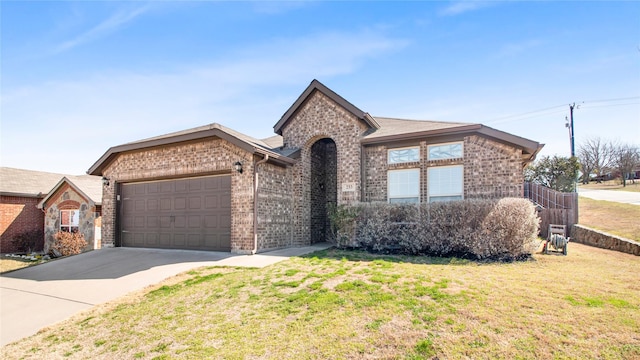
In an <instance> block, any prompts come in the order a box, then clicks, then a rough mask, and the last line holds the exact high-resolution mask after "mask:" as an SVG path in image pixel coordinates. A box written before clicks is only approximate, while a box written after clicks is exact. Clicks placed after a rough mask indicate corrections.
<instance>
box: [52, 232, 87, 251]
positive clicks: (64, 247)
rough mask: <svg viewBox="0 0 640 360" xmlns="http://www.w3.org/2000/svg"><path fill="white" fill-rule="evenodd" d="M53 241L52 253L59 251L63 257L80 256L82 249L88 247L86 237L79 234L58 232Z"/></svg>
mask: <svg viewBox="0 0 640 360" xmlns="http://www.w3.org/2000/svg"><path fill="white" fill-rule="evenodd" d="M53 239H54V240H53V244H51V252H55V251H57V252H58V253H60V254H61V255H62V256H68V255H76V254H80V253H81V252H82V249H83V248H84V247H85V246H87V242H86V241H85V240H84V235H82V234H81V233H77V232H76V233H74V232H66V231H58V232H57V233H55V234H54V235H53Z"/></svg>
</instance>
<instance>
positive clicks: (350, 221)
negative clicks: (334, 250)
mask: <svg viewBox="0 0 640 360" xmlns="http://www.w3.org/2000/svg"><path fill="white" fill-rule="evenodd" d="M330 206H331V207H330V208H329V221H330V223H331V234H332V236H333V238H334V239H335V240H336V245H337V246H338V247H339V248H345V247H353V246H354V244H352V243H351V241H352V240H353V238H354V232H355V224H356V221H355V220H356V219H357V218H358V216H359V214H360V211H361V208H360V207H359V206H346V205H338V206H336V205H333V204H331V205H330Z"/></svg>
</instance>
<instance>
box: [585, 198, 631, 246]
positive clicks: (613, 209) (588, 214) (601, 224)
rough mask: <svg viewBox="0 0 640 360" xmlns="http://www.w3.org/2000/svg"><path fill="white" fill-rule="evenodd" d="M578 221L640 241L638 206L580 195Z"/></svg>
mask: <svg viewBox="0 0 640 360" xmlns="http://www.w3.org/2000/svg"><path fill="white" fill-rule="evenodd" d="M578 214H579V216H580V219H579V221H578V222H579V223H580V224H581V225H585V226H588V227H592V228H594V229H599V230H603V231H606V232H608V233H611V234H614V235H618V236H622V237H625V238H627V239H631V240H635V241H640V220H638V219H640V206H638V205H631V204H621V203H617V202H612V201H602V200H593V199H589V198H585V197H582V196H581V197H580V198H579V201H578Z"/></svg>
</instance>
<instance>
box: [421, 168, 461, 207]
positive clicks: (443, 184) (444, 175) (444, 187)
mask: <svg viewBox="0 0 640 360" xmlns="http://www.w3.org/2000/svg"><path fill="white" fill-rule="evenodd" d="M427 171H428V172H427V177H428V184H427V185H428V190H429V202H435V201H451V200H462V194H463V190H462V185H463V178H464V173H463V167H462V165H456V166H437V167H430V168H429V169H428V170H427Z"/></svg>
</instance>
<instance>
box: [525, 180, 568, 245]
mask: <svg viewBox="0 0 640 360" xmlns="http://www.w3.org/2000/svg"><path fill="white" fill-rule="evenodd" d="M524 197H525V198H527V199H529V200H531V201H533V202H534V203H535V204H536V205H538V206H539V209H540V210H539V211H538V215H539V216H540V220H541V221H540V236H542V237H544V238H546V237H547V235H548V234H547V232H548V231H549V224H557V225H566V226H567V232H570V230H571V225H573V224H577V223H578V193H575V192H571V193H565V192H560V191H555V190H553V189H550V188H548V187H546V186H542V185H540V184H534V183H530V182H525V183H524ZM565 236H569V234H568V233H567V234H565Z"/></svg>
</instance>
